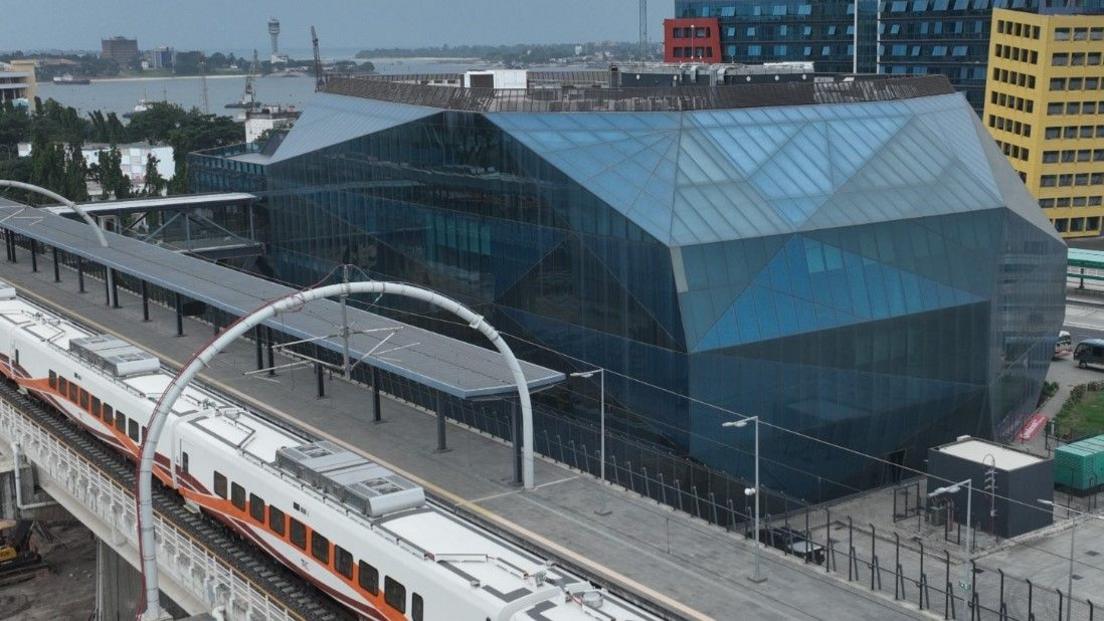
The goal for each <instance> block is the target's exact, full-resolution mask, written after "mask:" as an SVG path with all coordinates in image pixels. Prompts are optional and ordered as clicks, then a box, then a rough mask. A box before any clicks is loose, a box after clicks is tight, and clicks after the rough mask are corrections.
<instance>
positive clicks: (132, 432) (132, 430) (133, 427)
mask: <svg viewBox="0 0 1104 621" xmlns="http://www.w3.org/2000/svg"><path fill="white" fill-rule="evenodd" d="M139 433H140V432H139V427H138V421H136V420H134V419H133V418H132V419H130V427H129V428H128V431H127V435H129V436H130V439H131V440H134V442H135V443H137V442H141V441H142V436H140V435H138V434H139Z"/></svg>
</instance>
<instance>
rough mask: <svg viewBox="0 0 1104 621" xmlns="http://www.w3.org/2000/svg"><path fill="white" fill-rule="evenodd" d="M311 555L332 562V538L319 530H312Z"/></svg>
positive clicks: (322, 560) (324, 561)
mask: <svg viewBox="0 0 1104 621" xmlns="http://www.w3.org/2000/svg"><path fill="white" fill-rule="evenodd" d="M311 556H313V557H314V558H316V559H318V560H319V561H321V562H323V563H325V564H327V565H329V564H330V540H329V539H326V538H325V537H323V536H322V535H319V534H318V532H317V531H311Z"/></svg>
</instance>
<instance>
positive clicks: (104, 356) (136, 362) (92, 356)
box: [69, 335, 161, 377]
mask: <svg viewBox="0 0 1104 621" xmlns="http://www.w3.org/2000/svg"><path fill="white" fill-rule="evenodd" d="M69 351H71V352H73V353H74V354H76V355H78V356H80V357H81V358H83V359H84V360H87V361H88V362H90V363H92V364H93V365H95V366H97V367H100V368H101V369H104V370H106V371H108V372H110V373H111V374H113V375H115V376H116V377H127V376H130V375H142V374H146V373H156V372H157V371H159V370H160V369H161V361H160V360H158V359H157V358H155V357H154V356H151V355H150V354H149V353H147V352H145V351H142V350H141V349H138V348H137V347H135V346H133V345H131V344H130V343H127V342H126V341H123V340H121V339H117V338H115V337H113V336H103V335H99V336H86V337H83V338H79V339H70V340H69Z"/></svg>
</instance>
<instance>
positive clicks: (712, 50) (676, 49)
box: [663, 17, 721, 63]
mask: <svg viewBox="0 0 1104 621" xmlns="http://www.w3.org/2000/svg"><path fill="white" fill-rule="evenodd" d="M693 61H704V62H710V63H719V62H721V27H720V24H719V23H718V21H717V18H715V17H688V18H680V19H665V20H663V62H668V63H682V62H693Z"/></svg>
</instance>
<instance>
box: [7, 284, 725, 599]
mask: <svg viewBox="0 0 1104 621" xmlns="http://www.w3.org/2000/svg"><path fill="white" fill-rule="evenodd" d="M9 282H10V281H9ZM12 284H13V285H14V286H15V287H16V288H17V289H19V290H20V292H21V293H22V294H25V295H27V296H28V297H31V298H34V299H35V300H37V301H38V303H39V304H42V305H43V306H47V307H49V308H52V309H54V311H55V312H57V313H60V314H62V315H66V314H73V315H77V316H78V317H80V319H81V321H83V322H84V323H86V324H87V325H89V326H92V327H94V328H96V329H97V330H100V331H102V332H103V333H104V334H111V335H113V336H116V337H118V338H121V339H123V340H125V341H127V342H129V343H131V344H133V345H134V346H135V347H139V348H141V349H144V350H146V351H149V352H150V353H154V354H157V356H158V357H159V358H160V359H161V360H162V361H163V362H166V363H168V364H170V365H172V366H174V367H176V368H178V369H179V368H181V367H182V366H183V364H182V363H180V362H179V361H177V360H174V359H172V358H169V357H167V356H164V355H162V354H161V352H158V351H156V350H153V349H150V348H149V347H147V346H146V345H143V344H141V343H139V342H137V341H135V340H134V339H132V338H130V337H129V336H127V335H126V334H123V333H121V332H117V331H115V330H113V329H111V328H109V327H107V326H105V325H102V324H100V323H99V322H97V321H93V320H91V319H88V318H87V317H84V316H83V315H80V313H78V312H77V311H75V310H70V309H61V308H60V306H59V305H58V304H56V303H54V302H53V301H51V300H49V299H47V298H46V297H44V296H42V295H39V294H37V293H35V292H33V291H30V290H28V289H27V288H26V287H25V286H22V285H16V284H15V283H12ZM199 375H200V377H202V378H203V381H204V382H206V383H208V384H210V385H212V386H215V387H216V388H218V389H219V390H221V391H222V392H225V393H227V394H230V395H233V396H235V397H237V398H238V399H241V400H242V401H245V402H247V403H249V404H250V405H252V406H253V407H255V408H257V409H259V410H262V411H264V412H268V413H270V414H273V415H275V416H277V417H279V418H281V419H283V420H284V421H286V422H288V423H290V424H292V425H293V426H296V427H299V428H301V429H305V430H307V431H309V432H311V433H313V434H315V435H318V436H319V437H321V438H324V439H326V440H329V441H330V442H334V443H336V444H338V445H340V446H343V447H345V448H347V449H349V450H351V451H353V452H355V453H359V454H361V455H363V456H365V457H367V458H369V459H371V460H372V461H374V462H376V463H378V464H380V465H381V466H384V467H385V468H388V469H389V470H392V471H394V472H397V473H399V474H400V475H402V476H404V477H406V478H408V479H410V480H411V481H414V482H415V483H417V484H418V485H420V486H422V487H423V488H425V489H427V490H429V491H430V492H432V493H433V494H435V495H436V496H438V497H441V498H445V499H447V500H448V501H449V502H450V503H452V504H454V505H456V506H457V507H464V508H465V509H466V510H469V511H472V512H473V513H478V514H479V515H480V516H481V517H483V518H484V519H486V520H488V521H490V522H493V523H495V524H497V525H498V526H500V527H501V528H504V529H506V530H508V531H510V532H512V533H513V534H514V535H516V536H519V537H522V538H524V539H527V540H529V541H531V542H533V543H535V544H537V545H539V546H541V547H543V548H545V549H547V550H551V551H553V552H554V553H555V554H558V555H559V556H561V557H563V558H567V559H570V560H571V561H572V562H573V563H576V564H577V565H578V566H579V567H582V568H584V569H586V571H588V572H590V573H592V574H595V575H597V576H600V577H601V578H602V579H603V580H605V581H607V582H611V583H614V584H617V585H618V586H619V587H621V588H623V589H626V590H628V591H632V592H633V593H636V594H637V595H638V596H640V597H643V598H645V599H648V600H651V601H653V602H656V603H658V604H660V605H661V606H663V607H665V608H667V609H669V610H672V611H674V612H677V613H678V614H680V615H682V616H684V617H687V618H688V619H694V620H697V621H713V617H710V616H709V615H707V614H704V613H702V612H699V611H697V610H694V609H693V608H690V607H689V606H686V605H685V604H683V603H682V602H679V601H676V600H674V599H672V598H671V597H668V596H667V595H664V594H663V593H660V592H658V591H655V590H653V589H651V588H650V587H647V586H645V585H643V584H640V583H639V582H637V581H635V580H633V579H632V578H629V577H628V576H625V575H624V574H621V573H620V572H617V571H615V570H613V569H610V568H609V567H606V566H605V565H601V564H599V563H596V562H594V561H593V560H591V559H589V558H587V557H585V556H583V555H581V554H578V553H577V552H575V551H574V550H571V549H569V548H566V547H564V546H562V545H560V544H559V543H556V542H555V541H552V540H550V539H548V538H547V537H544V536H542V535H539V534H537V533H535V532H533V531H531V530H529V529H528V528H525V527H524V526H521V525H519V524H516V523H514V522H512V521H510V520H508V519H506V518H504V517H502V516H500V515H498V514H497V513H494V512H492V511H490V510H488V509H486V508H484V507H481V506H479V505H477V504H474V503H476V502H480V501H482V500H486V499H477V500H471V501H469V500H465V499H464V498H463V497H461V496H459V495H457V494H454V493H453V492H450V491H448V490H447V489H444V488H442V487H438V486H437V485H435V484H433V483H430V482H429V481H426V480H425V479H422V478H421V477H419V476H417V475H414V474H411V473H410V472H407V471H406V470H404V469H402V468H399V467H398V466H395V465H393V464H391V463H389V462H387V461H386V460H383V459H379V458H378V457H376V456H374V455H372V454H371V453H368V452H367V451H365V450H364V449H361V448H359V447H357V446H354V445H351V444H349V443H348V442H346V441H344V440H342V439H341V438H338V437H335V436H332V435H330V434H329V433H327V432H325V431H322V430H321V429H317V428H315V427H314V426H312V425H309V424H307V423H304V422H303V421H301V420H299V419H297V418H294V417H292V416H291V415H289V414H287V413H286V412H283V411H282V410H280V409H278V408H275V407H272V406H271V405H269V404H267V403H264V402H261V401H258V400H257V399H255V398H253V397H252V396H250V395H248V394H245V393H243V392H241V391H239V390H238V389H236V388H233V387H231V386H227V385H226V384H223V383H222V382H220V381H218V380H217V379H214V378H212V377H209V376H208V375H206V374H205V373H202V372H201V373H200V374H199ZM570 478H571V477H569V479H570ZM558 482H561V481H553V483H558Z"/></svg>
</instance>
